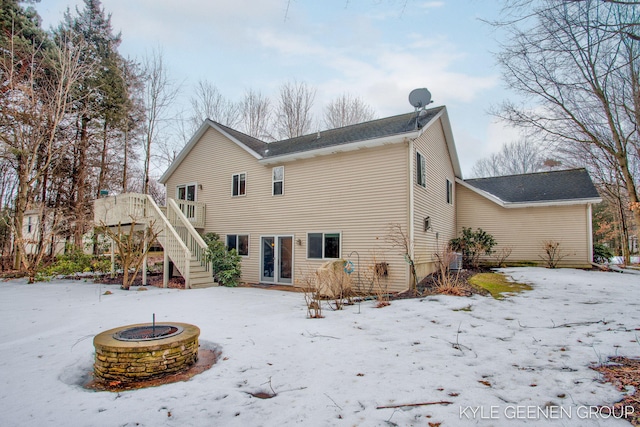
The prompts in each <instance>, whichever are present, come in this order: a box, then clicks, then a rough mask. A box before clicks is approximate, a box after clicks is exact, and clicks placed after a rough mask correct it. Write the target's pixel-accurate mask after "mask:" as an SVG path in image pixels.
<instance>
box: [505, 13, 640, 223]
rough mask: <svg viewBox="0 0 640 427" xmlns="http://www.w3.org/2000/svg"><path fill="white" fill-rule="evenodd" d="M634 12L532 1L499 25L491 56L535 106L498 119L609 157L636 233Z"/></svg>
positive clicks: (638, 61) (638, 62)
mask: <svg viewBox="0 0 640 427" xmlns="http://www.w3.org/2000/svg"><path fill="white" fill-rule="evenodd" d="M638 22H640V8H638V7H637V6H636V5H627V4H615V3H612V2H601V1H596V0H584V1H576V2H546V1H542V2H533V3H532V6H530V7H527V8H526V10H525V11H523V12H522V14H521V19H520V20H516V19H514V20H512V22H511V23H509V24H507V26H506V28H508V30H509V31H510V32H511V39H510V40H509V41H508V43H506V44H505V46H503V48H502V51H501V53H500V54H499V55H498V62H499V64H500V66H501V67H502V71H503V77H504V79H505V81H506V83H507V84H508V86H509V87H510V88H511V89H513V90H515V91H516V92H518V93H519V94H521V95H523V96H524V97H526V98H527V99H528V100H530V101H531V102H532V104H533V103H535V104H537V105H517V104H515V103H513V102H506V103H504V104H503V105H502V107H501V108H500V110H499V111H497V115H498V116H500V117H502V118H504V119H506V120H508V121H510V122H511V123H513V124H515V125H519V126H524V127H528V128H530V129H532V130H534V131H535V132H538V133H539V134H540V135H541V136H542V137H545V138H546V139H547V140H548V141H554V142H560V143H562V144H566V145H568V146H574V147H588V150H589V151H591V150H592V152H593V153H598V154H597V155H598V156H601V157H602V156H608V158H610V159H612V160H614V163H613V165H612V166H613V167H614V168H615V170H616V175H617V176H619V177H620V179H621V182H623V183H624V187H625V190H626V193H627V197H628V200H629V205H628V207H627V209H629V210H630V211H631V213H632V215H631V217H632V218H633V221H634V223H635V224H636V230H637V233H639V234H640V208H638V207H639V206H640V202H639V198H640V195H639V194H638V180H639V179H640V177H639V176H638V169H637V167H635V166H634V165H637V164H638V162H640V77H639V75H640V46H639V44H638V41H637V40H635V38H633V37H630V36H629V34H630V33H631V34H632V35H633V34H635V33H633V32H631V29H633V30H634V31H637V29H638Z"/></svg>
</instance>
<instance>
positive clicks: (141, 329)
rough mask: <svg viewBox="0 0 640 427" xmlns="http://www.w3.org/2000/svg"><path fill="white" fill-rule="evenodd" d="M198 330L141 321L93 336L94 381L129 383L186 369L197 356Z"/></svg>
mask: <svg viewBox="0 0 640 427" xmlns="http://www.w3.org/2000/svg"><path fill="white" fill-rule="evenodd" d="M199 336H200V329H199V328H198V327H197V326H194V325H190V324H188V323H162V324H155V325H154V324H152V323H140V324H137V325H128V326H121V327H119V328H115V329H110V330H108V331H105V332H102V333H100V334H98V335H96V337H95V338H94V339H93V345H94V347H95V349H96V358H95V364H94V365H93V371H94V374H95V377H96V379H97V380H105V381H109V382H111V381H119V382H122V383H130V382H136V381H143V380H149V379H153V378H159V377H162V376H165V375H167V374H171V373H175V372H180V371H182V370H186V369H188V368H189V367H190V366H191V365H193V364H194V363H195V362H196V361H197V359H198V337H199Z"/></svg>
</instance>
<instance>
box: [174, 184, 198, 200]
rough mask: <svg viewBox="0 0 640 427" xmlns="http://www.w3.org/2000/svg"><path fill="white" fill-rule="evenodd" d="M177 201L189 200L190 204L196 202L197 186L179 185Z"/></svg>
mask: <svg viewBox="0 0 640 427" xmlns="http://www.w3.org/2000/svg"><path fill="white" fill-rule="evenodd" d="M177 199H178V200H187V201H189V202H195V201H196V184H185V185H178V187H177Z"/></svg>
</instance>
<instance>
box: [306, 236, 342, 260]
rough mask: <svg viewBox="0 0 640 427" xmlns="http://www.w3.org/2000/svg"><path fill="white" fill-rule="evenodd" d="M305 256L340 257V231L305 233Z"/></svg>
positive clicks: (320, 257)
mask: <svg viewBox="0 0 640 427" xmlns="http://www.w3.org/2000/svg"><path fill="white" fill-rule="evenodd" d="M307 258H316V259H323V258H340V233H309V234H307Z"/></svg>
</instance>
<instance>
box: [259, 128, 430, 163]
mask: <svg viewBox="0 0 640 427" xmlns="http://www.w3.org/2000/svg"><path fill="white" fill-rule="evenodd" d="M418 135H419V131H413V132H405V133H400V134H395V135H390V136H385V137H382V138H374V139H365V140H361V141H355V142H351V143H349V144H338V145H333V146H329V147H322V148H316V149H315V150H308V151H298V152H295V153H290V154H283V155H280V156H273V157H266V158H262V159H259V160H258V163H260V164H263V165H272V164H278V163H285V162H291V161H294V160H300V159H309V158H312V157H318V156H328V155H330V154H336V153H344V152H348V151H357V150H361V149H363V148H373V147H380V146H382V145H388V144H397V143H402V142H405V141H407V140H408V139H412V138H416V137H418Z"/></svg>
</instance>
